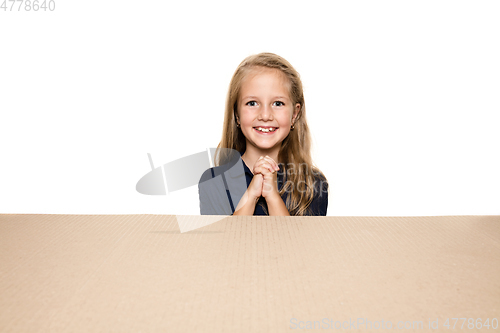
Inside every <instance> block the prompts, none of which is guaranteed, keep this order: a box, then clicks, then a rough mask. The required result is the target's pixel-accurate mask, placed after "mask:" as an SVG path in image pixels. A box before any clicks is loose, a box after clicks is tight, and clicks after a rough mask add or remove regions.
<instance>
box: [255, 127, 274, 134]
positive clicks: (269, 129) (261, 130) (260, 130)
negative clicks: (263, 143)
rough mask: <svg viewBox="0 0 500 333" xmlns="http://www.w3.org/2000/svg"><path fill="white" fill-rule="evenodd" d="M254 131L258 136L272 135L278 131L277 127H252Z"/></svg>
mask: <svg viewBox="0 0 500 333" xmlns="http://www.w3.org/2000/svg"><path fill="white" fill-rule="evenodd" d="M253 129H254V130H256V131H257V133H259V134H272V133H274V132H276V130H277V129H278V127H267V126H266V127H260V126H258V127H254V128H253Z"/></svg>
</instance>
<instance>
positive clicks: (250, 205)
mask: <svg viewBox="0 0 500 333" xmlns="http://www.w3.org/2000/svg"><path fill="white" fill-rule="evenodd" d="M262 183H263V176H262V175H255V176H254V177H253V179H252V181H251V182H250V185H249V186H248V188H247V190H246V191H245V193H244V194H243V196H242V197H241V199H240V202H239V203H238V206H236V208H235V210H234V213H233V215H251V216H253V213H254V211H255V205H257V201H259V198H260V196H261V195H262Z"/></svg>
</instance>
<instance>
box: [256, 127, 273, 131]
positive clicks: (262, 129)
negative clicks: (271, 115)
mask: <svg viewBox="0 0 500 333" xmlns="http://www.w3.org/2000/svg"><path fill="white" fill-rule="evenodd" d="M256 130H258V131H261V132H274V131H275V130H276V128H275V127H271V128H262V127H257V128H256Z"/></svg>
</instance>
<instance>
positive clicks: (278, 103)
mask: <svg viewBox="0 0 500 333" xmlns="http://www.w3.org/2000/svg"><path fill="white" fill-rule="evenodd" d="M274 104H276V106H283V105H285V103H283V102H281V101H276V102H274Z"/></svg>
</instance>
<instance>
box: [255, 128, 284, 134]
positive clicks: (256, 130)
mask: <svg viewBox="0 0 500 333" xmlns="http://www.w3.org/2000/svg"><path fill="white" fill-rule="evenodd" d="M259 127H260V128H275V130H274V131H272V132H262V131H259V130H258V129H257V128H259ZM253 129H254V131H255V132H257V133H259V134H261V135H272V134H274V133H276V131H277V130H278V129H279V127H273V126H258V127H254V128H253Z"/></svg>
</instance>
